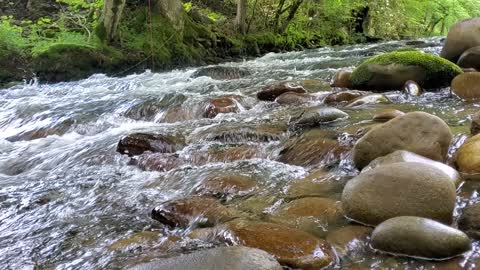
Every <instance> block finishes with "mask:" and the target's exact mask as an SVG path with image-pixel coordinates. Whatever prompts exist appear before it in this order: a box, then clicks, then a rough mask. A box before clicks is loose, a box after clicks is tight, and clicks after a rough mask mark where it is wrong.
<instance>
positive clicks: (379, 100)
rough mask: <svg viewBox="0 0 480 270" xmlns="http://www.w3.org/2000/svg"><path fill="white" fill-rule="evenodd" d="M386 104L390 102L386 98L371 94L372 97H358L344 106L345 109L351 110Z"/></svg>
mask: <svg viewBox="0 0 480 270" xmlns="http://www.w3.org/2000/svg"><path fill="white" fill-rule="evenodd" d="M388 103H391V101H390V99H388V98H387V97H386V96H384V95H380V94H373V95H366V96H361V97H358V98H356V99H354V100H352V101H350V102H349V103H348V104H347V105H346V107H347V108H353V107H358V106H364V105H373V104H388Z"/></svg>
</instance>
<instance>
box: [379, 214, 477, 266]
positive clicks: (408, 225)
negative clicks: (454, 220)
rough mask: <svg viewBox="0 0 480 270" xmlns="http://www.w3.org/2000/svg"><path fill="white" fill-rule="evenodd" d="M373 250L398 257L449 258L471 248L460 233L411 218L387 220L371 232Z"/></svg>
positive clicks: (438, 224) (424, 219)
mask: <svg viewBox="0 0 480 270" xmlns="http://www.w3.org/2000/svg"><path fill="white" fill-rule="evenodd" d="M372 247H373V248H375V249H378V250H380V251H383V252H387V253H393V254H397V255H404V256H411V257H418V258H425V259H436V260H441V259H449V258H451V257H454V256H457V255H460V254H462V253H464V252H466V251H468V250H470V248H471V242H470V239H469V238H468V236H467V235H466V234H464V233H463V232H461V231H459V230H457V229H454V228H452V227H449V226H447V225H444V224H441V223H439V222H437V221H434V220H431V219H426V218H421V217H412V216H403V217H396V218H392V219H389V220H387V221H385V222H383V223H382V224H380V225H378V227H377V228H375V230H374V231H373V233H372Z"/></svg>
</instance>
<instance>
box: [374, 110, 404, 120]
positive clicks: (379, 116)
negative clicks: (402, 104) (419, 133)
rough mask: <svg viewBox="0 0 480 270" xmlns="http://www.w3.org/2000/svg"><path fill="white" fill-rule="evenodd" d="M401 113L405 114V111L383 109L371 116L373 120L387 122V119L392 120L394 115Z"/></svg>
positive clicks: (400, 114)
mask: <svg viewBox="0 0 480 270" xmlns="http://www.w3.org/2000/svg"><path fill="white" fill-rule="evenodd" d="M402 115H405V113H404V112H402V111H399V110H396V109H385V110H382V111H380V112H378V113H376V114H375V115H374V116H373V121H378V122H387V121H389V120H392V119H393V118H395V117H398V116H402Z"/></svg>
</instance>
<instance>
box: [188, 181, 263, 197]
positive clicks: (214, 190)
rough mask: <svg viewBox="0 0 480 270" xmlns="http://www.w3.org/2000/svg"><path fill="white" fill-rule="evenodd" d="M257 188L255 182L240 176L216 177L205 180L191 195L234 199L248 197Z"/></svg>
mask: <svg viewBox="0 0 480 270" xmlns="http://www.w3.org/2000/svg"><path fill="white" fill-rule="evenodd" d="M256 187H257V181H255V179H252V178H250V177H246V176H241V175H225V176H216V177H213V178H208V179H205V180H204V181H202V182H201V183H200V185H198V186H197V187H196V188H195V189H194V191H193V193H194V194H198V195H207V196H214V197H218V198H230V199H231V198H235V197H241V196H245V195H248V194H249V193H251V192H252V191H254V190H255V188H256Z"/></svg>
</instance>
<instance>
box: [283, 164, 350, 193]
mask: <svg viewBox="0 0 480 270" xmlns="http://www.w3.org/2000/svg"><path fill="white" fill-rule="evenodd" d="M342 188H343V186H342V184H341V183H340V181H338V180H336V179H334V175H332V174H329V173H328V172H325V171H323V170H319V171H315V172H312V173H310V174H309V175H308V176H306V177H305V178H302V179H298V180H295V181H293V182H292V184H291V185H290V186H289V187H288V188H287V191H286V193H285V197H286V198H289V199H298V198H303V197H325V196H331V195H332V194H336V193H341V191H342Z"/></svg>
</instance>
